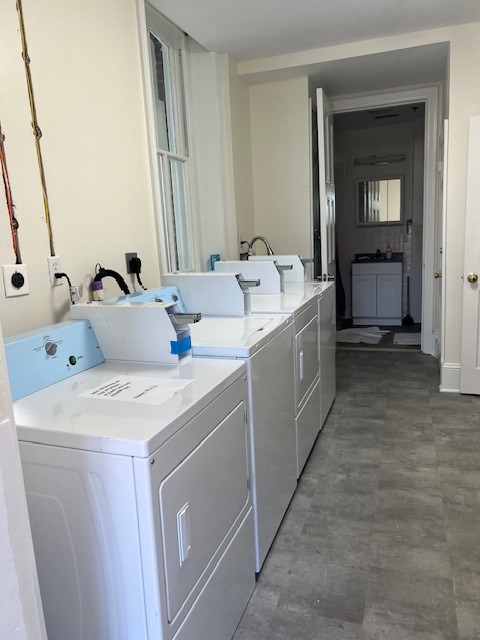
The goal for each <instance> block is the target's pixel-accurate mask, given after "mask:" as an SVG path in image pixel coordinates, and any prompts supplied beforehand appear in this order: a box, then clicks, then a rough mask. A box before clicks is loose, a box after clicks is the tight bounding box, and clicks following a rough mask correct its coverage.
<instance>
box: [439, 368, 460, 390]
mask: <svg viewBox="0 0 480 640" xmlns="http://www.w3.org/2000/svg"><path fill="white" fill-rule="evenodd" d="M440 391H442V392H444V393H460V363H458V362H444V363H443V364H442V369H441V371H440Z"/></svg>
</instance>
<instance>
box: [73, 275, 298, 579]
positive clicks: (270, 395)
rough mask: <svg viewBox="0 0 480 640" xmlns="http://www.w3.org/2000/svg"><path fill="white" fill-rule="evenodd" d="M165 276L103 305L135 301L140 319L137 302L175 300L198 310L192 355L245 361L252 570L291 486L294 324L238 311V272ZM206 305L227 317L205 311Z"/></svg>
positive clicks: (86, 308) (246, 299) (244, 298)
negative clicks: (155, 285)
mask: <svg viewBox="0 0 480 640" xmlns="http://www.w3.org/2000/svg"><path fill="white" fill-rule="evenodd" d="M163 280H164V283H165V285H166V286H164V287H159V288H156V289H151V290H148V291H145V292H143V293H140V294H133V295H131V296H122V297H120V298H118V299H116V300H115V301H107V303H106V304H108V306H109V307H110V309H111V312H112V313H115V312H116V313H117V314H118V313H120V311H121V308H122V307H123V306H124V305H131V306H132V307H135V308H136V309H137V312H136V313H137V314H138V318H139V320H138V321H140V317H141V316H142V315H145V313H146V312H145V310H143V313H142V311H141V309H140V307H141V306H144V307H145V308H148V307H149V306H150V305H152V304H153V303H154V302H155V301H157V302H158V303H159V304H170V303H171V302H172V301H173V302H175V303H177V304H178V307H179V309H180V310H181V311H182V312H184V313H185V312H187V313H188V312H192V311H193V310H195V311H198V310H201V312H202V314H203V318H202V320H201V322H199V323H197V324H194V325H192V326H191V327H190V334H191V341H192V352H193V355H194V359H195V358H225V359H233V360H237V361H244V362H245V365H246V368H247V383H248V427H249V434H250V443H251V489H252V502H253V515H254V527H255V568H256V571H257V572H258V571H260V569H261V567H262V565H263V562H264V560H265V557H266V555H267V553H268V550H269V548H270V546H271V544H272V542H273V539H274V537H275V534H276V532H277V530H278V528H279V526H280V523H281V521H282V518H283V516H284V515H285V511H286V510H287V507H288V505H289V503H290V500H291V498H292V496H293V494H294V492H295V489H296V486H297V462H296V436H295V412H294V407H295V395H294V394H295V387H294V377H293V376H294V373H293V369H294V367H293V322H292V319H291V318H290V317H286V316H282V315H277V314H274V315H273V316H266V317H259V316H255V317H254V316H251V315H244V314H245V308H247V309H248V308H249V306H250V298H251V296H250V295H249V294H248V292H247V291H245V290H242V286H241V285H242V284H243V283H242V282H239V281H238V278H237V275H236V274H232V273H219V274H213V273H210V274H185V273H184V274H164V276H163ZM177 285H178V289H177ZM77 307H78V305H75V313H76V314H77V317H79V316H78V314H79V313H86V314H88V315H85V316H84V317H88V318H90V319H93V317H94V315H93V314H92V309H93V307H92V305H83V309H80V308H77ZM212 311H215V312H216V313H218V312H219V311H221V312H222V313H223V314H229V315H209V314H210V313H212ZM72 312H73V308H72ZM153 330H154V329H152V331H153ZM144 333H146V332H145V331H144Z"/></svg>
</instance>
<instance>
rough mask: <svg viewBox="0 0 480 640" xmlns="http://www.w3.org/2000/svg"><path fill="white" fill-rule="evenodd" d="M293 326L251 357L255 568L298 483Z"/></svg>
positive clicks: (249, 367)
mask: <svg viewBox="0 0 480 640" xmlns="http://www.w3.org/2000/svg"><path fill="white" fill-rule="evenodd" d="M293 362H294V360H293V325H289V326H288V327H286V328H285V329H284V330H283V331H282V332H280V333H279V334H278V335H277V336H275V337H274V338H273V339H272V340H271V341H270V342H269V343H268V344H266V345H265V346H264V347H262V348H261V349H260V350H259V351H258V352H257V353H256V354H255V355H253V356H252V357H251V358H250V359H249V360H247V370H248V372H249V376H248V385H249V395H250V403H249V426H250V436H251V442H252V452H253V465H252V467H253V469H252V476H253V480H254V483H253V488H254V492H253V501H254V514H255V518H254V520H255V534H256V536H255V538H256V540H255V541H256V570H257V572H258V571H260V568H261V566H262V564H263V561H264V560H265V557H266V555H267V553H268V550H269V548H270V545H271V544H272V542H273V539H274V537H275V534H276V532H277V530H278V528H279V526H280V523H281V521H282V518H283V516H284V514H285V511H286V510H287V507H288V505H289V503H290V500H291V498H292V496H293V494H294V492H295V488H296V485H297V454H296V435H295V392H294V388H295V385H294V374H293V371H294V366H293Z"/></svg>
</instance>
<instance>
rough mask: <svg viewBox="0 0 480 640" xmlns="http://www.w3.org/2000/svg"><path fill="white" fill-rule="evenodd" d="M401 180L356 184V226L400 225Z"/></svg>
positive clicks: (375, 180) (374, 180)
mask: <svg viewBox="0 0 480 640" xmlns="http://www.w3.org/2000/svg"><path fill="white" fill-rule="evenodd" d="M402 194H403V178H401V177H400V178H385V179H381V180H380V179H370V180H359V181H358V182H357V225H358V226H365V225H382V224H401V223H402V217H403V211H402V209H403V195H402Z"/></svg>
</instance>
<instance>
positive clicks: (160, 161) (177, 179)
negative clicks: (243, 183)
mask: <svg viewBox="0 0 480 640" xmlns="http://www.w3.org/2000/svg"><path fill="white" fill-rule="evenodd" d="M145 10H146V18H147V33H148V53H149V55H148V60H149V66H150V77H151V91H152V103H153V104H152V106H153V126H154V131H152V138H153V139H154V142H153V144H154V145H155V152H154V154H155V156H156V163H155V168H156V170H157V172H158V173H157V176H156V179H157V181H158V188H159V193H160V197H159V199H160V202H159V203H157V207H158V210H159V211H160V214H159V221H158V222H159V229H160V232H161V233H160V235H161V236H163V245H164V250H165V266H166V267H167V269H168V270H169V271H185V270H188V269H193V268H194V262H195V260H194V247H193V243H192V238H193V233H192V232H191V231H192V229H191V227H192V220H191V206H190V198H189V188H188V185H189V177H188V145H187V131H186V115H185V96H184V83H183V68H182V59H183V51H184V49H183V42H184V41H183V34H182V33H181V32H180V31H179V30H178V29H177V28H176V27H174V26H173V25H172V24H170V23H169V22H167V21H166V20H165V19H164V18H162V16H161V15H160V14H159V13H157V12H156V11H155V10H154V9H152V8H151V7H150V6H149V5H148V4H146V5H145Z"/></svg>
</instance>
